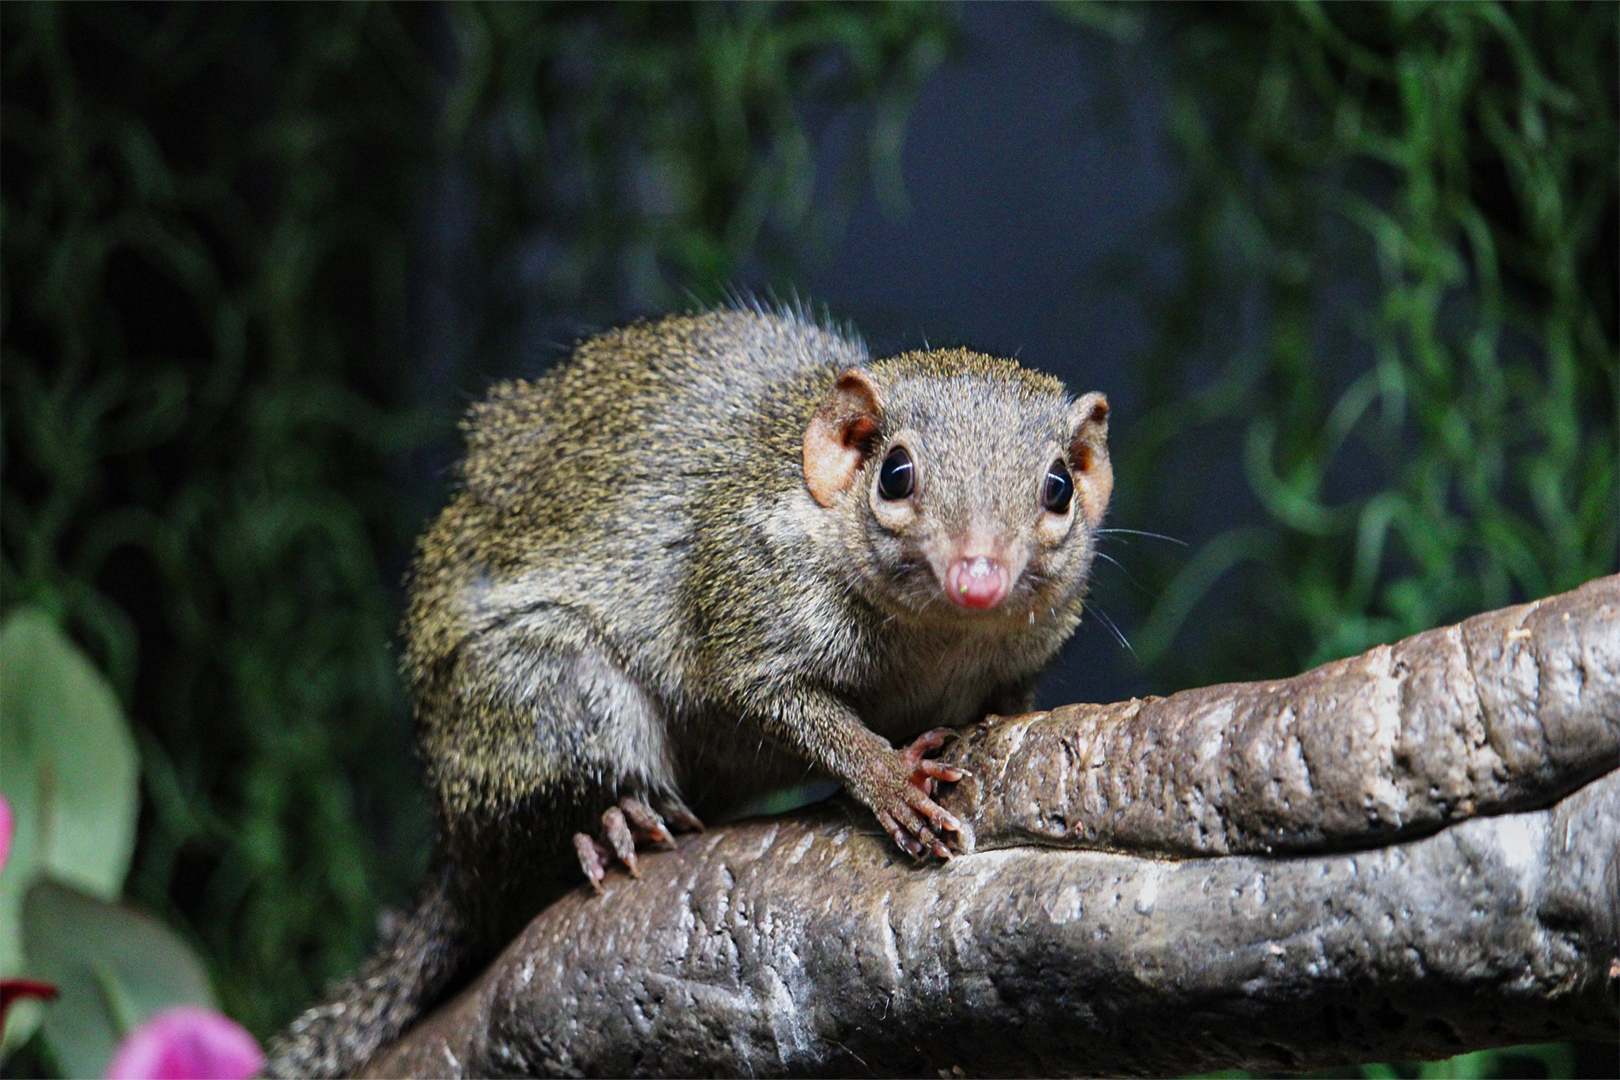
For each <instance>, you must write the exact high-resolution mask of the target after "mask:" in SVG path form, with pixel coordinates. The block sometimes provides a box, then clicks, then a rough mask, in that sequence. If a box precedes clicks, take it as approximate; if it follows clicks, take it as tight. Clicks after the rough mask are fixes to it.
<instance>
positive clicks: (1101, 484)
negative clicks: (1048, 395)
mask: <svg viewBox="0 0 1620 1080" xmlns="http://www.w3.org/2000/svg"><path fill="white" fill-rule="evenodd" d="M1069 467H1070V468H1071V469H1073V470H1074V479H1075V490H1076V492H1077V493H1078V494H1079V496H1080V512H1081V513H1082V514H1084V515H1085V519H1086V524H1087V525H1089V526H1091V527H1092V528H1096V527H1097V524H1098V523H1099V522H1101V521H1102V516H1103V512H1104V511H1106V510H1107V509H1108V497H1109V496H1110V495H1112V494H1113V493H1114V467H1113V466H1112V465H1110V464H1109V462H1108V399H1107V398H1106V397H1104V396H1103V395H1101V394H1099V393H1097V392H1096V391H1092V392H1091V393H1089V394H1086V395H1084V396H1082V397H1081V398H1080V399H1079V400H1078V401H1076V402H1075V403H1074V404H1073V405H1070V406H1069Z"/></svg>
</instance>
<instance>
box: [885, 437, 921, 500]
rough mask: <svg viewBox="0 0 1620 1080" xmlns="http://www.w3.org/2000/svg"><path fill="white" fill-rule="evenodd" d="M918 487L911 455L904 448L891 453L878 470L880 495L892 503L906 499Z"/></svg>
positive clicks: (898, 448) (896, 448)
mask: <svg viewBox="0 0 1620 1080" xmlns="http://www.w3.org/2000/svg"><path fill="white" fill-rule="evenodd" d="M916 486H917V481H916V470H915V469H914V468H913V467H912V465H911V454H909V453H908V452H907V451H906V448H905V447H903V446H897V447H895V448H894V449H893V450H890V451H889V456H888V457H886V458H884V459H883V467H882V468H881V469H879V470H878V494H879V495H881V496H883V497H884V498H885V499H888V500H890V501H891V502H893V501H895V500H897V499H904V498H906V497H907V496H908V495H910V494H911V492H912V490H913V489H914V488H915V487H916Z"/></svg>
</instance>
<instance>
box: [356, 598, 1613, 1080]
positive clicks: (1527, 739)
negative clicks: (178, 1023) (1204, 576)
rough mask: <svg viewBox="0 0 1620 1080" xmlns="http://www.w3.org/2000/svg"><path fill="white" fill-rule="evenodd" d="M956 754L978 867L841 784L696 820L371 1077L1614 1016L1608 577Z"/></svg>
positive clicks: (919, 1060)
mask: <svg viewBox="0 0 1620 1080" xmlns="http://www.w3.org/2000/svg"><path fill="white" fill-rule="evenodd" d="M946 756H947V757H948V758H949V759H950V760H952V761H954V762H956V763H958V764H961V765H964V766H965V767H967V768H969V769H971V770H972V771H973V772H974V774H975V779H973V780H970V781H964V782H963V783H962V784H959V785H957V786H956V788H955V790H953V791H950V792H949V793H948V794H946V796H945V803H946V805H947V807H948V808H949V809H951V810H952V811H953V812H954V813H956V814H957V816H958V817H960V818H962V819H963V820H964V822H966V823H967V824H968V825H969V826H970V828H971V836H970V840H971V843H972V846H973V847H974V849H975V853H974V854H971V855H967V856H964V857H961V858H957V859H954V860H952V861H951V862H949V863H948V864H946V865H943V866H940V865H937V864H928V865H911V864H909V863H908V862H906V861H905V860H904V859H903V858H902V857H900V856H899V855H898V853H896V852H895V851H894V850H893V847H892V845H891V844H890V843H889V842H888V840H887V838H886V837H884V836H882V835H881V834H880V833H879V831H878V829H877V827H876V825H875V823H874V822H872V821H871V820H870V816H869V815H867V814H865V813H864V811H861V810H859V809H858V808H855V807H853V806H850V805H848V804H844V803H835V804H833V805H830V806H823V807H820V808H815V809H812V810H810V811H807V812H804V813H800V814H797V815H794V816H791V817H788V818H783V819H776V820H771V821H755V822H744V823H741V824H739V825H735V826H731V827H728V828H724V829H719V830H715V831H712V832H709V833H705V834H702V835H699V836H696V837H691V838H688V839H686V840H685V841H684V842H683V843H682V844H681V847H680V850H679V851H676V852H670V853H667V854H662V855H656V856H649V857H647V858H646V859H644V860H643V863H642V877H641V878H640V880H630V879H628V878H622V877H621V878H616V879H611V880H610V882H609V884H608V887H607V889H606V891H605V892H604V894H603V895H602V896H600V897H593V896H590V895H587V893H586V891H585V890H583V889H582V890H580V891H579V892H576V893H574V894H570V895H569V896H567V897H565V898H564V899H563V900H561V901H559V902H558V903H557V904H555V905H553V906H552V907H551V908H549V909H547V910H546V911H544V912H542V913H541V915H540V916H539V917H538V918H537V919H535V921H534V922H533V923H532V924H531V925H530V926H529V928H528V929H527V930H526V931H525V932H524V933H523V934H522V935H521V936H520V937H519V939H518V940H517V941H516V942H514V943H513V944H512V946H511V947H510V948H508V950H507V951H506V952H505V954H503V955H502V957H501V958H500V959H498V960H497V961H496V962H495V963H494V964H493V965H492V966H491V967H490V969H489V970H488V971H487V972H486V973H485V974H484V975H483V976H482V977H480V978H479V979H478V980H477V981H476V982H475V983H474V984H473V985H472V986H471V987H469V988H468V989H467V990H466V991H464V992H463V993H462V994H461V995H460V996H459V997H458V998H456V999H455V1000H453V1001H451V1002H449V1003H447V1004H446V1005H445V1006H444V1007H442V1008H441V1009H440V1010H439V1011H438V1012H437V1013H436V1014H434V1015H433V1016H431V1017H430V1018H429V1019H428V1020H426V1021H425V1022H424V1023H423V1024H421V1025H420V1026H419V1027H418V1028H417V1029H416V1030H414V1031H412V1032H411V1033H409V1034H408V1035H407V1036H406V1037H405V1038H404V1039H403V1040H401V1042H400V1043H399V1044H397V1045H396V1046H394V1047H392V1048H390V1049H389V1050H387V1051H385V1052H384V1053H382V1054H381V1055H379V1057H378V1058H377V1059H376V1060H374V1061H373V1062H372V1064H371V1068H370V1074H371V1075H429V1074H440V1075H479V1074H543V1073H558V1072H566V1073H586V1074H609V1075H612V1074H617V1075H635V1074H647V1073H663V1074H672V1073H674V1074H694V1073H701V1074H710V1075H737V1074H748V1075H784V1074H792V1075H800V1074H802V1075H865V1074H872V1075H918V1074H924V1073H928V1074H938V1073H941V1072H943V1073H945V1074H947V1075H949V1074H952V1073H953V1072H954V1071H955V1070H958V1069H959V1070H961V1071H962V1072H963V1073H967V1074H995V1075H1059V1074H1077V1073H1084V1074H1124V1073H1131V1074H1168V1073H1183V1072H1190V1071H1199V1070H1207V1069H1216V1068H1226V1067H1232V1066H1248V1067H1251V1068H1257V1069H1263V1070H1283V1071H1297V1070H1302V1069H1309V1068H1314V1067H1318V1066H1323V1065H1329V1064H1334V1063H1342V1062H1350V1061H1366V1060H1375V1059H1389V1058H1426V1057H1440V1056H1446V1055H1450V1054H1454V1053H1458V1052H1460V1051H1463V1050H1467V1049H1472V1048H1477V1047H1483V1046H1492V1045H1505V1044H1511V1043H1519V1042H1532V1041H1544V1040H1548V1039H1561V1038H1597V1039H1612V1038H1613V1037H1614V1035H1615V1032H1616V1024H1617V1016H1620V1007H1617V990H1620V854H1617V848H1620V771H1617V769H1620V578H1616V577H1610V578H1603V579H1600V580H1598V581H1594V582H1591V583H1588V584H1587V585H1585V586H1583V587H1581V588H1580V589H1577V590H1575V591H1573V592H1570V593H1565V594H1563V595H1560V596H1556V597H1552V598H1550V599H1547V600H1544V601H1540V602H1538V603H1534V604H1527V605H1523V606H1520V607H1515V608H1508V609H1504V610H1502V611H1497V612H1491V613H1488V614H1485V615H1481V616H1478V617H1476V618H1473V619H1470V620H1468V621H1466V622H1464V623H1462V624H1460V625H1458V626H1453V627H1447V628H1444V629H1440V630H1434V631H1430V632H1428V633H1424V634H1419V635H1417V636H1415V637H1412V638H1409V639H1407V640H1406V641H1403V642H1400V643H1398V644H1396V645H1394V646H1387V647H1380V648H1377V649H1374V650H1372V651H1371V652H1368V653H1365V654H1363V655H1361V656H1358V657H1353V658H1350V659H1347V660H1343V661H1339V662H1337V663H1333V664H1328V665H1326V666H1324V667H1321V668H1318V669H1316V670H1314V671H1311V672H1307V673H1305V674H1303V675H1300V676H1298V677H1296V678H1293V679H1284V680H1278V681H1275V682H1265V683H1246V684H1231V685H1226V686H1213V687H1206V688H1202V689H1198V690H1191V691H1187V692H1185V693H1181V694H1175V695H1173V696H1171V697H1167V698H1157V699H1148V700H1145V701H1130V702H1123V703H1119V704H1115V705H1106V706H1087V705H1075V706H1068V707H1065V708H1061V709H1056V710H1053V711H1052V712H1050V713H1038V714H1033V715H1031V716H1026V717H1017V718H1012V719H994V718H992V719H991V720H987V721H986V722H985V723H983V724H980V725H977V726H975V727H972V728H970V729H968V730H967V732H966V733H965V734H964V737H963V738H962V739H960V740H958V742H957V743H955V744H954V745H953V746H952V747H951V748H949V750H948V753H947V755H946ZM996 849H1000V850H996ZM1080 849H1090V850H1080Z"/></svg>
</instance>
